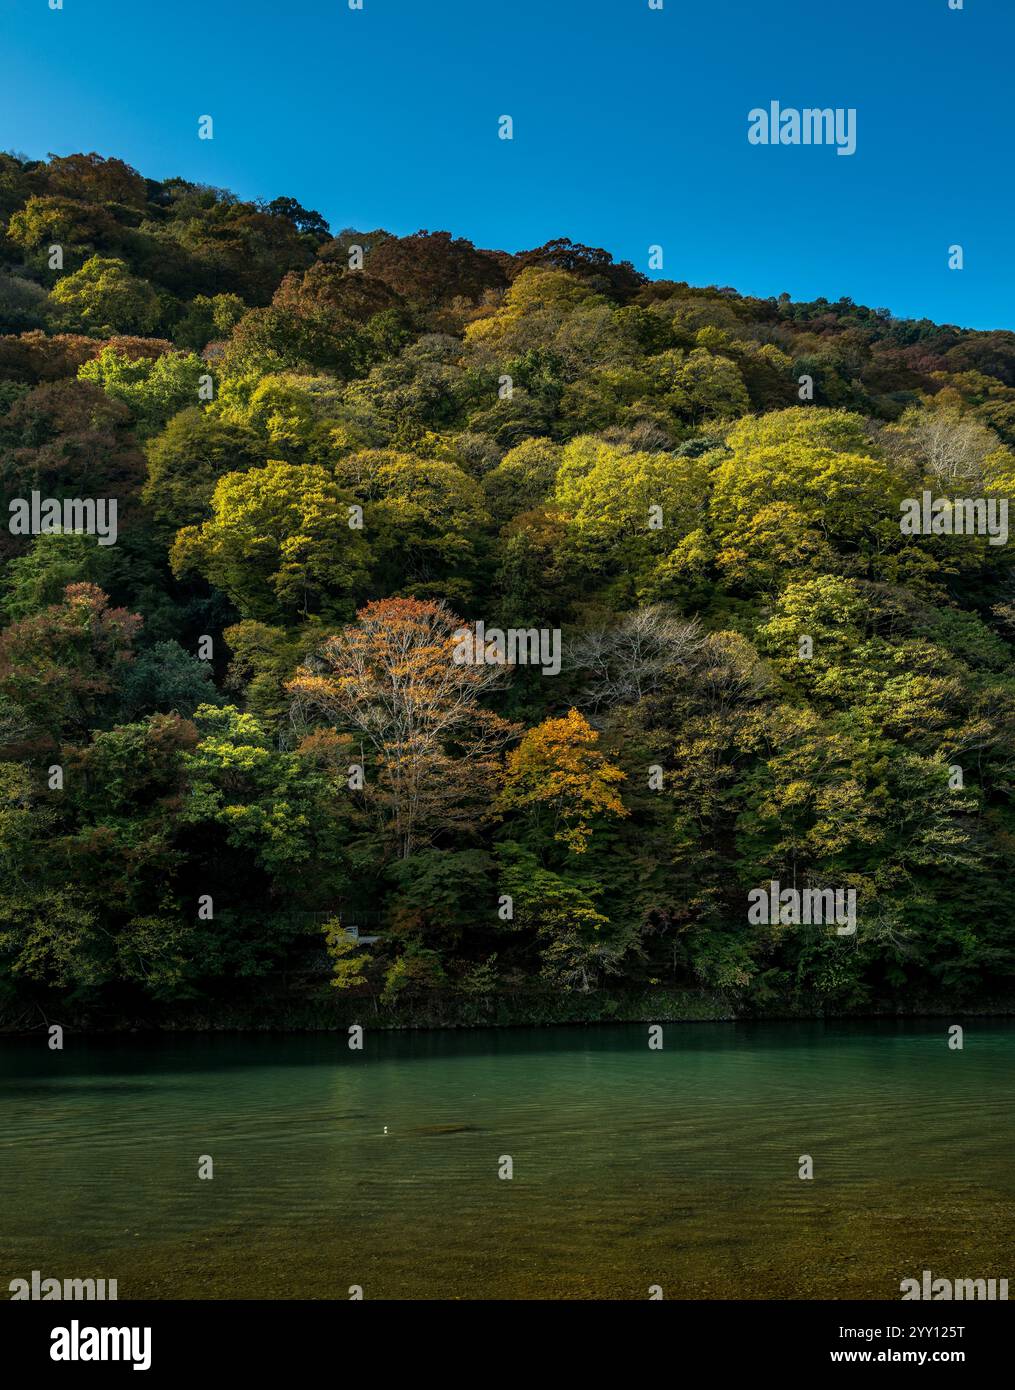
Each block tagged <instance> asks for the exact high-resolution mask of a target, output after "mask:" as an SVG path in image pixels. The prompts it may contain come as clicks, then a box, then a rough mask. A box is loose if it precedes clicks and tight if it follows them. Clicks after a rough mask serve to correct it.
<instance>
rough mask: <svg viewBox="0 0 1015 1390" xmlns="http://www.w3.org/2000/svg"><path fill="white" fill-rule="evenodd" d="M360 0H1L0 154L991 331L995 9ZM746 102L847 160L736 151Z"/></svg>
mask: <svg viewBox="0 0 1015 1390" xmlns="http://www.w3.org/2000/svg"><path fill="white" fill-rule="evenodd" d="M363 3H364V8H363V10H362V11H350V10H349V8H348V0H275V2H274V3H269V0H201V3H196V0H64V8H63V9H62V10H59V11H52V10H50V9H49V8H48V0H0V62H2V66H3V80H2V82H0V147H6V148H13V149H16V150H19V151H24V152H25V153H27V154H29V155H31V156H33V157H44V156H45V155H46V154H47V153H48V152H49V151H53V152H54V153H58V154H67V153H70V152H72V151H75V150H85V151H88V150H97V151H98V152H99V153H101V154H106V155H111V154H115V155H117V156H119V157H121V158H124V159H126V160H127V161H128V162H129V163H131V164H133V165H134V166H135V167H136V168H138V169H139V170H140V171H141V172H142V173H144V174H146V175H148V176H149V177H155V178H165V177H168V176H169V175H172V174H180V175H182V176H183V177H185V178H188V179H193V180H195V181H200V182H208V183H213V184H217V185H220V186H223V187H227V188H231V189H233V190H234V191H235V192H236V193H238V194H240V195H241V196H243V197H246V198H256V197H264V198H269V199H270V198H272V197H275V196H278V195H280V194H287V195H290V196H292V197H295V198H298V199H299V200H300V202H302V203H304V204H305V205H306V206H308V207H314V208H317V209H318V210H319V211H321V212H322V213H323V214H324V215H325V216H326V217H327V218H328V220H329V221H330V222H331V225H332V227H333V228H334V229H335V230H338V229H340V228H342V227H346V226H355V227H358V228H360V229H364V230H365V229H369V228H372V227H377V226H383V227H386V228H388V229H389V230H391V231H394V232H398V233H403V234H404V233H408V232H412V231H415V230H417V229H418V228H420V227H425V228H428V229H429V230H431V231H434V230H438V229H442V228H446V229H448V230H449V231H451V232H453V233H455V234H456V235H459V236H467V237H469V238H470V239H471V240H473V241H474V242H476V244H477V245H480V246H490V247H502V248H504V249H506V250H519V249H522V248H524V247H529V246H535V245H539V244H540V243H542V242H543V241H546V240H547V239H549V238H550V237H553V236H570V237H572V238H574V239H575V240H576V241H584V242H587V243H590V244H592V245H595V246H604V247H606V248H607V249H608V250H609V251H611V252H612V253H613V254H614V255H615V256H616V257H617V258H618V259H620V258H628V259H630V260H632V261H633V262H634V263H635V265H637V266H638V267H639V268H640V269H643V270H647V268H648V267H647V254H648V247H649V246H650V245H652V244H659V245H661V246H662V247H663V250H664V257H665V261H664V270H663V272H662V273H663V274H665V275H666V276H667V277H668V278H672V279H678V280H689V281H690V282H691V283H693V284H720V285H733V286H735V287H736V288H737V289H740V290H742V291H744V292H746V293H753V294H759V295H768V294H779V293H781V292H783V291H786V292H788V293H789V294H791V295H792V296H793V297H794V298H799V299H811V298H815V297H817V296H818V295H822V294H823V295H825V296H827V297H828V298H830V299H835V298H838V297H839V296H840V295H851V296H852V297H853V298H854V299H856V300H858V301H860V302H862V303H867V304H870V305H872V306H875V307H877V306H882V305H884V306H887V307H888V308H890V309H891V310H892V311H893V312H894V313H895V314H897V315H899V316H905V317H927V318H932V319H937V320H940V321H944V322H951V323H958V324H960V325H963V326H966V327H975V328H1000V327H1004V328H1015V276H1013V275H1012V270H1011V241H1012V227H1013V203H1015V185H1013V180H1012V148H1013V135H1015V131H1013V129H1012V125H1013V122H1012V109H1013V108H1012V103H1011V100H1010V97H1009V92H1010V91H1011V71H1012V59H1013V55H1015V0H965V3H964V8H963V9H962V10H961V11H953V10H950V9H949V8H948V0H817V3H815V0H806V3H805V0H664V9H663V10H662V11H661V12H658V11H651V10H650V9H649V8H648V0H513V3H511V0H363ZM771 100H778V101H779V102H781V104H782V105H783V107H787V106H796V107H801V108H802V107H808V106H815V107H840V106H841V107H853V108H855V109H856V112H857V150H856V153H855V154H854V155H853V156H851V157H840V156H837V155H836V153H835V151H834V149H831V148H828V147H819V146H812V147H797V148H794V147H782V146H780V147H768V148H766V147H758V146H752V145H749V144H748V142H747V113H748V111H749V110H750V109H751V108H753V107H757V106H765V105H767V104H768V102H770V101H771ZM205 114H210V115H212V116H213V117H214V120H215V138H214V140H212V141H199V140H198V138H197V121H198V117H199V116H201V115H205ZM504 114H509V115H511V116H512V118H513V121H514V139H513V140H512V141H510V142H508V141H503V140H499V139H498V138H497V120H498V117H499V116H501V115H504ZM955 243H958V244H960V245H961V246H962V247H963V250H964V257H965V268H964V269H963V270H961V271H950V270H949V269H948V266H947V259H948V247H949V246H950V245H952V244H955Z"/></svg>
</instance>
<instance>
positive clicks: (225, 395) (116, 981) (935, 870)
mask: <svg viewBox="0 0 1015 1390" xmlns="http://www.w3.org/2000/svg"><path fill="white" fill-rule="evenodd" d="M575 230H577V229H575ZM0 335H2V336H0V474H2V491H3V495H4V499H5V501H6V503H7V504H8V506H7V508H6V509H5V512H4V515H5V516H9V517H10V518H11V524H10V525H9V526H5V527H4V528H3V530H2V531H0V620H2V623H3V630H2V632H0V760H2V761H0V788H2V801H0V859H2V874H0V1011H2V1013H3V1015H4V1017H6V1018H8V1019H19V1018H23V1017H28V1016H29V1015H30V1014H32V1013H33V1011H37V1010H38V1009H42V1010H43V1011H44V1012H46V1011H49V1010H51V1009H52V1008H53V1007H54V1006H67V1007H73V1008H76V1009H82V1010H86V1011H87V1010H90V1009H95V1010H99V1011H101V1010H114V1011H119V1012H120V1013H128V1014H129V1013H131V1012H135V1013H138V1014H143V1013H145V1012H146V1011H154V1012H159V1011H162V1014H163V1016H172V1013H173V1011H174V1010H175V1009H178V1008H180V1009H182V1008H192V1007H201V1008H209V1009H210V1008H213V1007H215V1006H218V1005H227V1004H228V1005H233V1004H236V1003H239V1004H241V1005H242V1006H243V1007H247V1008H250V1009H254V1010H256V1008H257V1007H258V1001H261V1000H267V999H272V1000H278V999H286V1000H295V1001H309V1002H320V1001H324V1002H325V1003H327V1001H330V1000H333V999H336V998H340V997H342V996H343V995H345V996H346V997H350V998H354V999H355V998H357V997H359V996H361V995H367V994H369V995H373V996H379V998H380V999H381V1001H382V1002H383V1004H384V1005H385V1006H392V1005H395V1004H397V1003H399V1002H402V1001H408V1000H412V999H429V998H432V997H442V998H443V997H447V998H454V999H457V1000H461V1001H464V1002H466V1003H467V1002H468V1001H473V1002H474V1003H475V1004H476V1007H477V1008H480V1005H481V1001H489V1000H491V999H501V998H505V997H509V996H511V995H512V994H522V993H525V992H526V991H528V992H533V991H544V992H546V993H548V994H553V993H558V994H559V993H565V994H570V993H573V994H575V995H576V996H584V995H587V994H588V993H590V992H594V991H602V990H609V989H618V990H629V991H647V990H651V989H663V988H667V989H677V990H696V991H704V992H706V993H707V994H708V995H709V996H710V997H712V998H715V999H718V1000H720V1001H728V1002H729V1004H730V1005H731V1006H735V1007H738V1008H739V1007H744V1008H759V1009H760V1008H766V1007H775V1006H779V1007H784V1008H787V1009H796V1010H805V1011H806V1010H810V1011H814V1010H820V1009H824V1008H830V1009H862V1008H864V1007H866V1006H868V1005H872V1004H873V1003H874V1002H876V1001H880V1002H883V1001H884V1000H886V999H891V1000H895V1001H897V1002H898V1003H899V1005H900V1007H904V1006H905V1005H906V1001H907V1000H910V999H912V998H914V997H918V996H922V995H923V994H925V993H927V992H933V991H935V990H941V991H943V992H947V993H948V995H949V997H950V998H952V999H954V1000H955V1001H956V1002H957V1004H962V1003H967V1004H969V1005H975V1004H976V1002H977V1001H978V1000H982V999H984V998H987V997H989V996H991V995H992V994H996V993H998V992H1003V991H1004V990H1005V989H1006V988H1007V987H1008V986H1009V984H1010V981H1011V978H1012V974H1013V971H1015V910H1013V908H1012V905H1011V899H1010V894H1009V893H1008V891H1007V884H1008V882H1009V881H1010V878H1011V874H1012V871H1013V867H1015V864H1013V860H1015V839H1013V831H1015V825H1013V818H1012V813H1011V806H1010V789H1011V787H1012V785H1013V775H1015V771H1013V760H1015V722H1013V714H1015V680H1013V676H1015V666H1013V646H1012V644H1013V642H1015V587H1013V583H1012V578H1013V571H1012V553H1013V544H1015V542H1013V540H1012V539H1011V538H1010V537H1009V535H1008V529H1007V520H1006V517H1007V512H1006V506H1007V499H1008V497H1009V495H1010V494H1011V492H1012V491H1013V488H1015V334H1013V333H1011V332H1008V331H1002V330H998V331H994V332H981V331H972V330H965V329H961V328H958V327H954V326H950V325H938V324H934V323H931V322H929V321H927V320H919V321H911V320H897V319H894V318H893V317H892V315H891V313H890V312H889V310H887V309H884V308H877V309H869V308H865V307H864V306H862V305H857V304H855V303H853V302H852V301H850V300H838V301H836V302H830V301H827V300H823V299H819V300H816V301H814V302H813V303H796V302H793V301H792V300H790V299H789V297H788V296H786V295H783V296H780V297H779V298H771V299H755V298H750V297H746V296H743V295H740V294H738V293H737V292H736V291H735V290H733V289H730V288H726V287H715V286H709V287H705V288H696V287H692V286H690V285H688V284H686V283H683V282H681V281H671V280H661V279H649V278H648V277H647V276H646V275H644V274H642V273H641V272H640V271H639V270H637V269H636V268H635V267H633V266H632V265H631V264H629V263H626V262H625V263H616V262H614V261H613V259H612V257H611V256H610V255H609V254H608V253H607V252H606V251H603V250H600V249H596V248H591V247H588V246H584V245H581V244H579V243H575V242H572V241H570V240H567V239H560V240H556V241H552V242H549V243H547V244H546V245H544V246H542V247H538V248H535V249H532V250H529V251H524V252H520V253H507V252H504V251H498V250H482V249H479V248H476V247H474V246H473V245H472V244H471V243H470V242H469V241H467V240H464V239H462V238H456V237H454V235H453V234H451V233H448V232H444V231H441V232H433V233H430V232H423V231H421V232H419V233H417V234H416V235H414V236H407V237H398V236H394V235H391V234H389V233H387V232H385V231H383V230H372V231H367V230H354V229H345V230H342V231H339V232H338V233H337V234H333V233H332V230H331V229H330V228H329V227H328V226H327V224H326V223H325V221H324V219H323V218H322V217H321V216H320V214H319V213H317V212H315V211H313V210H308V209H305V208H303V207H301V206H300V205H299V204H298V203H297V202H295V201H294V200H293V199H291V198H288V197H278V198H276V199H274V200H273V201H271V202H268V203H264V204H256V205H255V204H251V203H245V202H242V201H240V200H239V199H237V198H236V197H234V196H233V195H232V194H230V193H228V192H227V191H225V190H222V189H214V188H207V187H203V186H200V185H196V184H192V183H188V182H186V181H185V180H182V179H170V180H166V181H161V182H160V181H156V180H151V179H146V178H145V177H143V175H141V174H140V173H138V172H137V171H135V170H133V169H131V168H130V167H129V166H127V165H126V164H124V163H122V162H121V161H119V160H117V159H115V158H108V159H107V158H103V157H100V156H98V155H95V154H89V155H72V156H69V157H65V158H55V157H54V158H51V159H50V160H49V161H48V162H46V163H40V162H34V161H30V160H26V159H22V158H19V157H17V156H14V155H9V154H8V155H0ZM33 499H34V500H33ZM955 499H969V505H968V506H967V507H966V506H963V505H962V503H961V500H960V504H959V505H958V506H956V505H955ZM114 501H115V504H116V505H115V509H113V508H111V505H110V504H111V503H112V502H114ZM938 501H940V503H941V505H940V506H939V507H937V509H936V510H931V509H932V507H933V504H934V503H935V502H938ZM47 502H49V503H50V504H51V506H50V508H49V512H48V515H49V516H50V517H51V518H52V517H56V516H57V515H59V517H60V518H62V521H61V523H60V524H61V526H62V527H63V528H64V529H63V530H56V529H54V528H55V526H56V523H52V525H51V526H49V525H48V524H47V523H45V522H43V521H41V520H40V518H42V517H43V516H44V515H46V514H47V511H46V506H45V504H46V503H47ZM100 503H101V506H100ZM1002 503H1003V504H1004V507H1002V506H1001V504H1002ZM907 504H909V506H908V510H907ZM914 507H915V509H916V510H915V511H914V510H913V509H914ZM917 513H919V515H920V516H921V517H922V518H924V519H926V517H927V516H928V515H931V516H932V517H933V518H935V521H934V524H931V525H927V524H923V525H922V529H921V526H919V525H914V526H910V527H909V528H908V529H907V527H906V526H905V524H904V521H905V518H906V516H907V515H909V516H911V517H912V516H915V515H917ZM15 514H17V515H18V516H19V517H20V518H21V519H22V520H23V521H24V519H25V518H28V520H27V521H25V524H24V525H20V526H15V525H14V517H15ZM963 516H965V518H966V522H967V524H966V526H965V527H964V528H963V527H962V526H961V525H960V524H959V519H960V518H962V517H963ZM82 518H84V519H85V531H84V533H81V532H80V531H79V530H77V529H75V528H77V527H78V525H79V523H80V522H81V520H82ZM100 518H102V519H103V520H102V524H101V527H100ZM985 518H990V522H989V525H986V524H980V523H983V522H984V519H985ZM1002 518H1004V522H1003V525H1002ZM68 519H69V520H68ZM971 520H975V521H977V525H976V526H975V527H973V526H971V525H970V521H971ZM938 523H940V524H938ZM68 530H70V531H71V533H70V534H68V533H67V532H68ZM970 531H972V533H970ZM89 532H91V534H89ZM36 533H38V534H36ZM477 625H482V626H481V628H480V633H479V639H478V640H477V631H476V629H477ZM466 629H468V641H467V643H466V646H467V648H468V650H467V652H466V654H465V655H464V656H463V654H462V653H463V650H464V649H463V647H462V641H463V634H464V633H465V632H466ZM501 634H506V635H505V636H504V640H503V642H501ZM528 634H531V637H530V636H529V635H528ZM505 652H506V653H507V655H509V656H514V657H515V658H518V659H517V660H515V661H513V662H512V661H508V662H505V661H504V660H503V657H504V656H505ZM773 882H774V883H776V884H777V885H781V888H782V889H788V890H791V892H792V893H804V892H815V893H824V892H829V891H830V892H832V893H835V892H841V893H843V894H850V893H851V894H853V895H854V896H853V898H852V899H851V901H853V902H855V905H856V910H855V926H856V930H855V931H844V932H839V931H838V930H837V929H836V925H841V922H840V921H839V920H838V919H836V925H831V926H830V924H829V922H828V921H827V920H826V921H824V922H813V921H807V920H800V918H799V916H798V917H797V919H796V920H794V917H793V914H792V913H790V914H787V915H786V916H784V917H783V918H782V919H779V917H778V913H777V914H776V918H777V919H776V920H774V921H769V920H763V919H761V920H759V913H758V912H757V911H752V901H753V900H752V897H751V895H752V891H754V890H758V889H759V888H763V889H764V890H765V891H766V893H767V892H768V889H769V885H770V884H771V883H773ZM778 892H779V890H778V889H776V898H777V897H778ZM762 916H763V914H762ZM768 916H771V914H770V913H769V914H768ZM350 926H358V927H359V928H361V933H362V934H364V935H368V936H371V937H376V940H374V941H370V942H367V943H362V942H359V941H357V940H356V939H355V938H354V936H353V935H352V934H350V933H349V932H348V931H347V930H346V928H348V927H350ZM333 986H335V987H337V989H338V991H339V993H338V994H336V992H335V989H334V988H333ZM579 1007H580V1006H579V1005H577V1004H576V1006H575V1009H576V1012H577V1011H578V1009H579Z"/></svg>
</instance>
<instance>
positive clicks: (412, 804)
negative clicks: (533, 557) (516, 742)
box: [289, 599, 514, 859]
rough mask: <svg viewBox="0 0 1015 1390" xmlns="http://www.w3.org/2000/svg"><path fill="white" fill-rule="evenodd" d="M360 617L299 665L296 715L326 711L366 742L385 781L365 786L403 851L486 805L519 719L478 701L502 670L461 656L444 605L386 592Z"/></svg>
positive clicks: (464, 825)
mask: <svg viewBox="0 0 1015 1390" xmlns="http://www.w3.org/2000/svg"><path fill="white" fill-rule="evenodd" d="M357 618H358V623H357V625H356V626H354V627H347V628H345V629H344V630H343V631H342V632H341V633H339V634H338V635H336V636H334V637H330V638H329V639H328V640H327V641H326V642H325V643H324V644H323V646H322V648H321V651H320V654H319V655H318V657H317V658H316V659H315V660H313V661H311V662H309V663H307V664H306V665H305V666H303V667H301V668H300V670H299V671H298V672H297V674H296V678H295V679H294V680H293V681H292V682H291V684H290V687H289V689H290V693H291V694H292V696H293V700H294V717H295V718H296V719H297V720H299V721H307V720H309V719H311V718H312V717H315V716H316V717H322V716H323V717H324V718H325V719H327V720H328V721H330V722H331V723H332V724H333V725H334V726H335V727H337V728H340V729H344V730H348V731H351V732H353V733H356V734H359V735H360V736H361V737H362V738H363V739H364V740H365V741H366V744H367V745H368V746H369V748H370V749H371V750H372V753H373V755H374V758H375V760H376V767H377V782H376V783H374V782H373V781H371V780H369V779H368V781H367V784H366V788H365V790H367V795H368V797H369V798H370V800H371V802H372V803H373V804H374V806H375V807H376V808H377V809H378V811H379V812H380V814H381V815H382V816H383V818H384V820H385V822H386V823H387V825H388V827H389V830H390V833H391V836H392V838H393V840H394V843H395V845H396V847H397V852H398V855H399V856H400V857H401V858H403V859H404V858H407V857H408V856H409V855H410V854H412V853H413V851H414V850H415V849H416V848H417V847H418V846H420V845H425V844H427V843H429V842H430V841H432V840H433V838H434V837H435V836H437V835H439V834H441V833H442V832H444V833H448V832H454V831H457V832H459V833H462V832H467V831H468V830H469V829H471V828H472V827H474V826H475V824H476V823H477V821H478V820H479V819H480V818H482V817H483V816H484V815H485V814H487V812H488V808H489V802H490V797H491V793H492V791H493V787H494V785H495V781H496V777H497V770H498V760H497V750H498V749H500V748H501V747H502V746H503V744H504V743H505V742H506V741H507V740H508V739H509V738H511V736H512V734H513V733H514V726H513V725H512V724H510V723H508V722H507V721H506V720H504V719H502V718H500V717H499V716H498V715H495V714H493V713H492V712H491V711H490V710H487V709H485V708H483V706H482V705H481V704H480V699H481V697H482V696H483V694H484V693H485V692H486V691H488V690H490V689H492V687H493V686H494V685H496V684H497V683H498V682H499V681H500V679H501V677H502V672H501V670H500V668H499V667H497V666H473V665H467V664H464V663H459V662H457V661H456V660H455V650H456V647H457V646H458V643H459V637H458V635H457V634H460V633H461V632H462V631H463V625H462V623H461V621H460V619H458V618H456V617H455V616H454V614H452V613H451V612H449V610H448V609H447V608H446V607H445V606H444V605H443V604H438V603H423V602H420V601H419V600H416V599H385V600H381V601H378V602H374V603H369V604H367V605H366V607H365V608H362V609H361V610H360V612H359V613H358V614H357Z"/></svg>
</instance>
